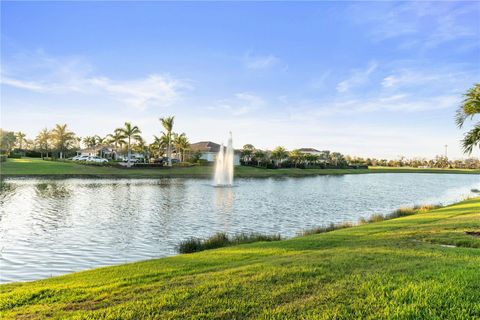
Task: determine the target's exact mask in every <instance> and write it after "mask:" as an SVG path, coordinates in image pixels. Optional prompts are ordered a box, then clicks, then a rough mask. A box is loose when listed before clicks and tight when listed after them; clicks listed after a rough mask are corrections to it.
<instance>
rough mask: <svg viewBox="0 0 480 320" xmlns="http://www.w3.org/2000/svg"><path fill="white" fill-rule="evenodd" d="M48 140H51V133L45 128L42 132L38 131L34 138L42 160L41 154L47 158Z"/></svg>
mask: <svg viewBox="0 0 480 320" xmlns="http://www.w3.org/2000/svg"><path fill="white" fill-rule="evenodd" d="M50 139H51V133H50V131H48V129H47V128H44V129H42V131H40V133H39V134H38V135H37V137H36V138H35V141H36V142H37V146H38V148H39V149H40V153H41V156H42V159H43V152H45V153H46V156H47V158H48V150H49V146H50Z"/></svg>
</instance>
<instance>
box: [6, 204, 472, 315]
mask: <svg viewBox="0 0 480 320" xmlns="http://www.w3.org/2000/svg"><path fill="white" fill-rule="evenodd" d="M479 229H480V198H478V199H473V200H468V201H464V202H461V203H458V204H455V205H452V206H449V207H445V208H440V209H435V210H431V211H428V212H426V213H421V214H417V215H413V216H408V217H404V218H398V219H393V220H388V221H383V222H378V223H372V224H366V225H361V226H358V227H353V228H349V229H342V230H337V231H333V232H329V233H324V234H317V235H312V236H308V237H299V238H293V239H289V240H284V241H278V242H269V243H266V242H259V243H254V244H248V245H240V246H235V247H228V248H222V249H217V250H210V251H204V252H200V253H195V254H186V255H180V256H175V257H169V258H163V259H155V260H148V261H143V262H138V263H132V264H126V265H121V266H115V267H106V268H100V269H95V270H90V271H84V272H79V273H74V274H70V275H66V276H61V277H55V278H50V279H47V280H43V281H35V282H29V283H15V284H7V285H2V286H0V312H1V318H2V319H10V318H17V319H23V318H25V319H44V318H47V317H54V318H64V317H73V318H77V319H149V318H151V319H153V318H155V319H247V318H249V319H368V318H370V319H474V318H477V319H478V318H480V238H478V237H476V236H472V235H468V234H466V233H465V232H466V231H480V230H479Z"/></svg>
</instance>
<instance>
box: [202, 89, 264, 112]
mask: <svg viewBox="0 0 480 320" xmlns="http://www.w3.org/2000/svg"><path fill="white" fill-rule="evenodd" d="M266 105H267V104H266V101H265V100H264V99H263V98H262V97H260V96H258V95H255V94H253V93H249V92H239V93H236V94H235V95H234V97H233V98H230V99H223V100H220V101H219V103H218V104H217V105H215V106H210V107H208V108H207V109H209V110H217V111H222V110H223V111H227V112H228V113H229V114H231V115H233V116H241V115H246V114H248V113H250V112H252V111H254V110H257V109H259V108H261V107H264V106H266Z"/></svg>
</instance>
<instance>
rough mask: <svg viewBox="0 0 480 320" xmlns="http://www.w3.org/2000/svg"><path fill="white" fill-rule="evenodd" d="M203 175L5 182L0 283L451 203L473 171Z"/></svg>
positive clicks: (478, 181)
mask: <svg viewBox="0 0 480 320" xmlns="http://www.w3.org/2000/svg"><path fill="white" fill-rule="evenodd" d="M208 183H209V181H207V180H199V179H160V180H152V179H151V180H147V179H139V180H94V179H65V180H41V179H7V180H4V181H3V182H2V184H1V193H0V204H1V211H0V250H1V251H0V254H1V256H0V282H12V281H27V280H34V279H42V278H47V277H50V276H54V275H59V274H64V273H68V272H72V271H78V270H83V269H88V268H94V267H99V266H106V265H114V264H120V263H124V262H130V261H136V260H144V259H148V258H153V257H162V256H168V255H173V254H175V246H176V245H177V244H178V243H179V241H180V240H183V239H186V238H189V237H206V236H209V235H211V234H213V233H215V232H218V231H225V232H228V233H238V232H252V231H255V232H262V233H280V234H282V235H283V236H287V237H289V236H294V235H295V234H296V233H298V232H301V231H302V229H305V228H309V227H314V226H319V225H324V224H328V223H330V222H342V221H357V220H358V219H359V218H360V217H368V216H370V215H372V214H374V213H388V212H391V211H392V210H394V209H397V208H398V207H401V206H407V205H414V204H425V203H444V204H446V203H450V202H454V201H457V200H461V199H462V198H464V197H465V196H469V195H471V193H470V189H472V188H479V189H480V176H478V175H450V174H362V175H344V176H317V177H311V178H284V179H278V178H276V179H273V178H272V179H239V180H236V182H235V183H236V187H234V188H213V187H211V186H210V185H209V184H208Z"/></svg>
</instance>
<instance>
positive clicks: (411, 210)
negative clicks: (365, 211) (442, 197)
mask: <svg viewBox="0 0 480 320" xmlns="http://www.w3.org/2000/svg"><path fill="white" fill-rule="evenodd" d="M441 207H442V206H441V205H431V204H428V205H419V206H414V207H405V208H400V209H397V210H395V211H393V212H392V213H389V214H386V215H382V214H373V215H371V216H370V217H368V218H360V219H359V221H358V224H366V223H374V222H380V221H384V220H390V219H395V218H400V217H406V216H411V215H413V214H418V213H424V212H427V211H429V210H434V209H438V208H441ZM355 225H356V224H354V223H351V222H342V223H340V224H334V223H330V224H329V225H326V226H320V227H315V228H311V229H307V230H304V231H302V232H301V233H300V234H299V235H300V236H308V235H312V234H317V233H325V232H330V231H334V230H339V229H345V228H350V227H354V226H355Z"/></svg>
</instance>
